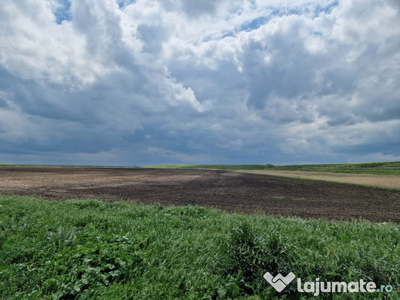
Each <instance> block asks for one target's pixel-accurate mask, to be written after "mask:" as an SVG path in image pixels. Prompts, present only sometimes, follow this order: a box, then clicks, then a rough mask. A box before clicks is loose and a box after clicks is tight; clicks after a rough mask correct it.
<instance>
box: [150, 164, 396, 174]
mask: <svg viewBox="0 0 400 300" xmlns="http://www.w3.org/2000/svg"><path fill="white" fill-rule="evenodd" d="M152 168H174V169H219V170H277V171H278V170H281V171H311V172H332V173H353V174H372V175H395V176H400V161H394V162H376V163H357V164H311V165H288V166H275V165H271V164H267V165H162V166H152Z"/></svg>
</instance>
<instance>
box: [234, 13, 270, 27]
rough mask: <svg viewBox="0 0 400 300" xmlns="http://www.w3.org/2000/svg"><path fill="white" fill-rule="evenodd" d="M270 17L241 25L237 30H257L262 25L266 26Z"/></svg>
mask: <svg viewBox="0 0 400 300" xmlns="http://www.w3.org/2000/svg"><path fill="white" fill-rule="evenodd" d="M269 19H270V17H269V16H268V17H259V18H256V19H254V20H252V21H250V22H246V23H244V24H242V25H241V26H240V28H239V31H252V30H255V29H257V28H260V27H261V26H262V25H264V24H266V23H267V22H268V21H269Z"/></svg>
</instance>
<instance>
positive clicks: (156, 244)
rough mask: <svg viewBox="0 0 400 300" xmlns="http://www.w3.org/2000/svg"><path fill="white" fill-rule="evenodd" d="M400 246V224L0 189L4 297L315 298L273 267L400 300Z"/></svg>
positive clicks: (355, 296) (0, 270)
mask: <svg viewBox="0 0 400 300" xmlns="http://www.w3.org/2000/svg"><path fill="white" fill-rule="evenodd" d="M399 243H400V226H398V225H395V224H372V223H369V222H366V221H353V222H343V223H333V222H327V221H318V220H302V219H297V218H276V217H268V216H246V215H237V214H227V213H224V212H221V211H217V210H210V209H205V208H199V207H163V206H159V205H156V206H144V205H136V204H130V203H106V202H100V201H91V200H77V201H63V202H50V201H44V200H38V199H33V198H24V197H11V196H0V262H1V263H0V299H229V298H231V299H308V298H309V297H310V298H314V297H312V295H311V294H300V293H298V292H297V288H296V284H295V283H294V282H293V283H291V284H290V285H289V286H288V287H287V288H286V289H285V290H284V291H283V292H282V293H280V294H279V293H277V292H276V291H275V290H274V289H273V288H272V287H271V286H270V285H269V284H267V282H266V281H265V280H264V279H263V274H264V273H265V272H266V271H269V272H271V273H272V274H277V273H278V272H281V273H282V274H284V275H286V274H288V273H289V272H293V273H294V274H295V275H296V276H297V277H300V278H302V279H303V282H304V281H307V280H309V281H314V279H315V278H320V281H345V282H350V281H358V280H360V279H364V280H366V281H374V282H376V283H377V284H378V285H380V284H385V285H387V284H391V285H393V286H394V291H393V292H392V293H390V294H383V293H365V294H362V293H343V294H340V295H339V294H336V296H334V295H331V294H322V296H320V297H319V298H318V299H399V297H400V293H399V292H400V288H399V283H400V268H399V261H400V244H399Z"/></svg>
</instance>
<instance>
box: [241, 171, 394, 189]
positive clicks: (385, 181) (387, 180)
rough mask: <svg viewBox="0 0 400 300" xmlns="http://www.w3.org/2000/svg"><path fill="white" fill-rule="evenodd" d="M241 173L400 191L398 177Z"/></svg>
mask: <svg viewBox="0 0 400 300" xmlns="http://www.w3.org/2000/svg"><path fill="white" fill-rule="evenodd" d="M237 172H241V173H251V174H262V175H273V176H285V177H294V178H303V179H316V180H326V181H334V182H342V183H353V184H362V185H367V186H376V187H384V188H394V189H399V190H400V176H383V175H382V176H380V175H369V174H348V173H328V172H307V171H270V170H254V171H253V170H238V171H237Z"/></svg>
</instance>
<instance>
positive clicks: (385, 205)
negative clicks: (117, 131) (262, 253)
mask: <svg viewBox="0 0 400 300" xmlns="http://www.w3.org/2000/svg"><path fill="white" fill-rule="evenodd" d="M0 194H5V195H22V196H35V197H40V198H43V199H49V200H66V199H100V200H105V201H135V202H138V203H144V204H162V205H179V206H180V205H195V206H204V207H213V208H218V209H222V210H225V211H228V212H243V213H258V214H269V215H281V216H298V217H302V218H320V219H327V220H350V219H357V218H361V219H367V220H370V221H373V222H386V221H392V222H396V223H400V191H398V190H390V189H381V188H373V187H366V186H358V185H350V184H342V183H335V182H323V181H313V180H302V179H296V178H285V177H277V176H266V175H258V174H245V173H238V172H232V171H224V170H200V169H193V170H192V169H139V168H137V169H127V168H81V167H79V168H78V167H73V168H72V167H71V168H70V167H1V168H0Z"/></svg>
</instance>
